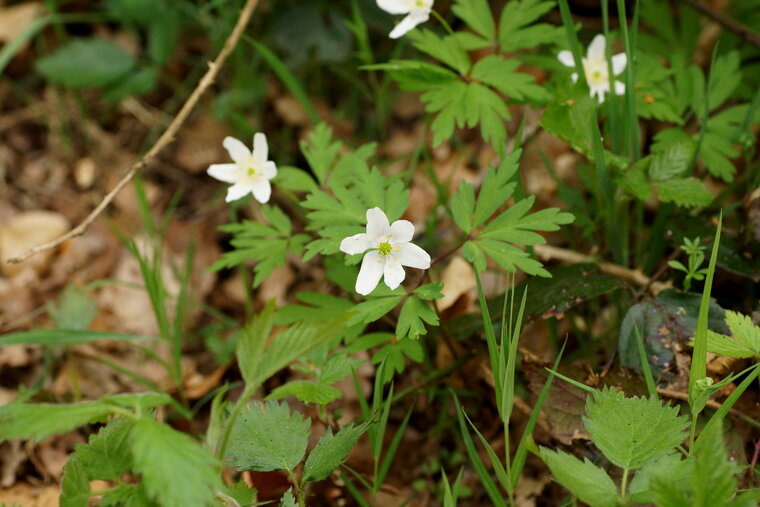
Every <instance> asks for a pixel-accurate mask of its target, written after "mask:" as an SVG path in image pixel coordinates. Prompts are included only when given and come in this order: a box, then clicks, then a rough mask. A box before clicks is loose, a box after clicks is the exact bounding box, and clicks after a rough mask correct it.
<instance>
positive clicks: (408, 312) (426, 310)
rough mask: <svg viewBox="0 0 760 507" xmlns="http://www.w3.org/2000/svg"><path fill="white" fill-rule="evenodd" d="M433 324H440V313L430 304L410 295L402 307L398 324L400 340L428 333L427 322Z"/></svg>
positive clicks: (397, 336) (397, 332)
mask: <svg viewBox="0 0 760 507" xmlns="http://www.w3.org/2000/svg"><path fill="white" fill-rule="evenodd" d="M423 322H427V323H428V324H430V325H431V326H437V325H438V322H439V321H438V315H437V314H436V313H435V310H433V309H432V308H431V307H430V306H429V305H428V304H426V303H425V302H423V301H422V300H421V299H418V298H416V297H410V298H409V299H407V300H406V302H405V303H404V306H402V307H401V313H400V314H399V317H398V324H397V325H396V338H398V339H399V340H401V339H403V338H406V337H409V338H412V339H417V338H419V336H420V335H424V334H427V329H425V324H424V323H423Z"/></svg>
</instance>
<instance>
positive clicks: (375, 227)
mask: <svg viewBox="0 0 760 507" xmlns="http://www.w3.org/2000/svg"><path fill="white" fill-rule="evenodd" d="M390 229H391V226H390V224H388V217H386V216H385V213H383V210H381V209H380V208H370V209H368V210H367V234H369V235H370V237H371V238H372V239H375V238H377V237H378V236H386V235H388V234H390Z"/></svg>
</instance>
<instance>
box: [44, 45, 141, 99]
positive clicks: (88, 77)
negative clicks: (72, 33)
mask: <svg viewBox="0 0 760 507" xmlns="http://www.w3.org/2000/svg"><path fill="white" fill-rule="evenodd" d="M134 65H135V60H134V58H133V57H132V56H130V55H129V54H127V53H125V52H124V50H123V49H121V48H120V47H119V46H117V45H116V44H114V43H113V42H109V41H107V40H105V39H99V38H91V39H74V40H72V41H71V42H68V43H67V44H65V45H63V46H61V47H60V48H59V49H58V50H56V51H55V52H54V53H52V54H50V55H48V56H45V57H43V58H40V59H38V60H37V61H36V62H35V69H36V70H37V72H39V73H40V74H42V75H43V76H45V78H47V79H48V80H50V81H52V82H54V83H56V84H60V85H62V86H65V87H67V88H86V87H97V86H105V85H108V84H112V83H114V82H115V81H117V80H120V79H121V78H124V77H126V75H127V73H128V72H130V71H131V70H132V69H133V68H134Z"/></svg>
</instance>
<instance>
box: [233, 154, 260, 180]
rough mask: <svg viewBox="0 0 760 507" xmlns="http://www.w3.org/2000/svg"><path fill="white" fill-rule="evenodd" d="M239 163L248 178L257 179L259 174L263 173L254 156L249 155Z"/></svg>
mask: <svg viewBox="0 0 760 507" xmlns="http://www.w3.org/2000/svg"><path fill="white" fill-rule="evenodd" d="M237 165H238V167H239V168H240V170H241V171H242V174H243V175H245V177H246V178H248V179H250V180H253V181H256V180H257V179H259V175H260V174H261V171H260V167H259V165H258V164H257V163H256V161H255V160H254V159H253V157H248V158H247V159H245V160H243V161H242V162H237Z"/></svg>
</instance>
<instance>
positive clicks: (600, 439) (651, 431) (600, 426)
mask: <svg viewBox="0 0 760 507" xmlns="http://www.w3.org/2000/svg"><path fill="white" fill-rule="evenodd" d="M586 413H587V414H588V417H584V418H583V425H584V427H585V428H586V431H588V433H589V435H591V440H592V441H593V442H594V444H595V445H596V446H597V447H598V448H599V450H601V451H602V452H603V453H604V455H605V456H606V457H607V459H609V460H610V461H611V462H613V463H614V464H615V465H617V466H619V467H621V468H628V469H631V468H639V467H642V466H644V465H645V464H647V463H649V462H650V461H652V460H654V459H656V458H658V457H659V456H662V455H664V454H667V453H668V452H669V451H671V450H672V449H674V448H675V447H676V446H677V445H678V444H680V443H681V442H682V441H683V439H684V433H683V430H684V429H685V428H686V426H687V425H688V422H687V421H686V418H684V417H680V416H679V415H678V407H669V406H664V405H662V403H661V402H660V401H659V400H658V399H656V398H649V399H647V398H638V397H633V398H626V397H625V393H622V392H618V391H616V390H615V389H614V388H606V389H604V390H602V391H596V392H594V394H593V396H589V397H588V398H587V400H586Z"/></svg>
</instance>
